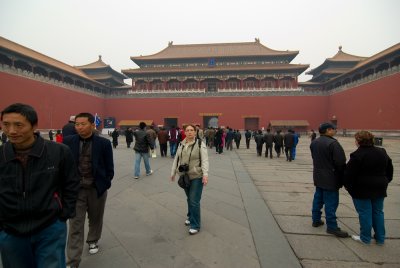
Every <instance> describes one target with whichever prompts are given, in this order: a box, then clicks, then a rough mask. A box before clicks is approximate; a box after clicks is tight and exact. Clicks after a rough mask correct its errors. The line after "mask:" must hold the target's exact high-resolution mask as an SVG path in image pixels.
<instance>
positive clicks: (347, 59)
mask: <svg viewBox="0 0 400 268" xmlns="http://www.w3.org/2000/svg"><path fill="white" fill-rule="evenodd" d="M365 59H367V57H360V56H355V55H351V54H348V53H345V52H343V51H342V46H339V51H338V52H337V53H336V54H335V55H334V56H333V57H332V58H327V59H326V60H325V61H324V62H323V63H322V64H321V65H319V66H318V67H316V68H314V69H312V70H310V71H308V72H307V73H306V74H311V75H318V74H319V73H321V72H322V71H323V70H325V69H327V68H329V67H335V66H337V65H338V63H347V66H348V67H347V68H346V70H350V69H351V68H353V67H354V66H355V65H357V64H358V63H359V62H361V61H363V60H365ZM341 67H342V68H343V66H341Z"/></svg>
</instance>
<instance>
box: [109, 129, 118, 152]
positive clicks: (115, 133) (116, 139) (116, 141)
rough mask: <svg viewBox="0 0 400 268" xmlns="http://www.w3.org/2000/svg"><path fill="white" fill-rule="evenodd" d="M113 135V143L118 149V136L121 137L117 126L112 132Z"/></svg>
mask: <svg viewBox="0 0 400 268" xmlns="http://www.w3.org/2000/svg"><path fill="white" fill-rule="evenodd" d="M111 137H112V145H113V148H114V149H117V146H118V137H119V132H118V129H117V128H114V131H113V132H112V133H111Z"/></svg>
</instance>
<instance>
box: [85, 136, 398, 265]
mask: <svg viewBox="0 0 400 268" xmlns="http://www.w3.org/2000/svg"><path fill="white" fill-rule="evenodd" d="M338 139H339V141H340V142H341V144H342V145H343V147H344V148H345V151H346V156H347V157H349V153H350V152H352V151H353V150H355V145H354V139H353V138H347V137H346V138H342V137H339V138H338ZM309 143H310V141H309V138H308V137H301V138H300V143H299V145H298V149H297V157H296V160H295V161H293V162H286V160H285V158H282V157H281V158H274V159H269V158H268V159H267V158H265V157H257V156H256V152H255V144H254V141H252V143H251V145H250V146H251V148H250V150H247V149H245V148H244V147H245V145H244V142H242V144H241V148H240V149H238V150H236V149H234V150H233V151H228V152H224V153H223V154H222V155H217V154H216V153H215V151H214V150H209V158H210V176H209V184H208V185H207V186H206V188H205V190H204V191H203V197H202V229H201V232H200V233H199V234H197V235H195V236H190V235H189V234H188V232H187V227H186V226H184V220H185V215H186V199H185V195H184V192H183V190H181V189H180V188H179V187H178V186H177V184H176V183H172V182H170V181H169V174H170V169H171V164H172V159H171V158H169V157H168V158H161V157H160V156H159V151H157V154H158V156H157V158H155V159H152V160H151V166H152V169H153V170H154V174H153V175H151V176H144V167H143V164H142V168H141V169H142V170H141V172H142V176H141V178H140V179H138V180H135V179H133V161H134V153H133V150H132V149H128V148H126V145H125V142H124V138H123V137H121V139H120V144H119V146H118V148H117V149H115V150H114V156H115V166H116V173H115V178H114V180H113V185H112V188H111V189H110V191H109V195H108V201H107V206H106V212H105V225H104V230H103V237H102V239H101V240H100V242H99V246H100V251H99V253H98V254H96V255H89V254H88V252H87V246H85V249H84V254H83V261H82V263H81V266H80V267H83V268H85V267H96V268H102V267H119V268H125V267H126V268H128V267H129V268H130V267H142V268H156V267H177V268H179V267H182V268H183V267H184V268H186V267H193V268H195V267H196V268H201V267H221V268H222V267H229V268H231V267H238V268H242V267H246V268H248V267H250V268H251V267H307V268H308V267H324V268H328V267H400V254H399V253H400V250H399V248H400V180H399V169H400V140H391V139H384V141H383V147H384V148H385V149H386V150H387V151H388V153H389V155H390V156H391V158H392V159H393V163H394V166H395V175H394V180H393V181H392V183H391V184H390V185H389V190H388V192H389V196H388V198H387V199H386V200H385V218H386V232H387V240H386V242H385V245H383V246H378V245H376V244H374V243H372V244H371V245H369V246H366V245H362V244H359V243H357V242H355V241H353V240H352V239H351V238H336V237H334V236H332V235H328V234H327V233H326V232H325V225H324V226H321V227H318V228H313V227H312V226H311V202H312V197H313V191H314V186H313V184H312V164H311V157H310V152H309ZM337 216H338V221H339V225H340V227H341V228H342V229H344V230H346V231H348V232H349V233H351V234H356V233H357V231H358V228H359V225H358V218H357V214H356V212H355V210H354V207H353V204H352V201H351V198H350V196H349V195H348V194H347V192H346V191H344V190H341V191H340V206H339V209H338V212H337Z"/></svg>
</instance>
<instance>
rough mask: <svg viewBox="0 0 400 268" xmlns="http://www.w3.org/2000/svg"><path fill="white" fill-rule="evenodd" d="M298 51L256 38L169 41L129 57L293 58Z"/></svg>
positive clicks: (148, 58)
mask: <svg viewBox="0 0 400 268" xmlns="http://www.w3.org/2000/svg"><path fill="white" fill-rule="evenodd" d="M298 53H299V51H289V50H287V51H278V50H273V49H270V48H268V47H266V46H264V45H262V44H261V43H260V40H259V39H258V38H256V40H255V42H243V43H215V44H191V45H174V44H173V43H172V42H169V44H168V47H166V48H165V49H163V50H161V51H160V52H158V53H156V54H153V55H148V56H136V57H131V60H132V61H134V62H136V61H138V62H140V61H146V60H165V59H187V58H209V57H245V56H288V57H291V58H292V59H293V58H294V57H295V56H296V55H297V54H298Z"/></svg>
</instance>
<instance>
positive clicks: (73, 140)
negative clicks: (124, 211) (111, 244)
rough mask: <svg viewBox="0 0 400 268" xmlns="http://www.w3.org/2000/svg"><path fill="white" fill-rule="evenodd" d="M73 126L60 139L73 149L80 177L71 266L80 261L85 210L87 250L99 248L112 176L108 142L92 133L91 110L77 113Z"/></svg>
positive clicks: (72, 224) (69, 252) (71, 223)
mask: <svg viewBox="0 0 400 268" xmlns="http://www.w3.org/2000/svg"><path fill="white" fill-rule="evenodd" d="M75 127H76V130H77V133H78V134H77V135H70V136H67V137H65V138H64V140H63V142H64V144H66V145H68V147H69V148H70V149H71V151H72V155H73V157H74V160H75V163H76V166H77V167H78V169H77V170H78V173H79V176H80V179H81V180H80V185H81V187H80V190H79V194H78V200H77V203H76V216H75V218H73V219H71V220H70V221H69V235H68V245H67V257H68V265H70V266H71V267H78V266H79V263H80V261H81V256H82V251H83V241H84V235H85V232H84V227H85V219H86V213H87V215H88V219H89V232H88V235H87V239H86V243H88V244H89V253H90V254H96V253H97V252H98V251H99V247H98V245H97V242H98V241H99V239H100V237H101V233H102V228H103V216H104V208H105V204H106V200H107V190H108V189H109V188H110V187H111V180H112V179H113V177H114V160H113V151H112V147H111V142H110V141H109V140H108V139H105V138H103V137H101V136H100V135H95V134H94V129H95V124H94V116H93V115H92V114H90V113H80V114H78V115H76V119H75Z"/></svg>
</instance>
